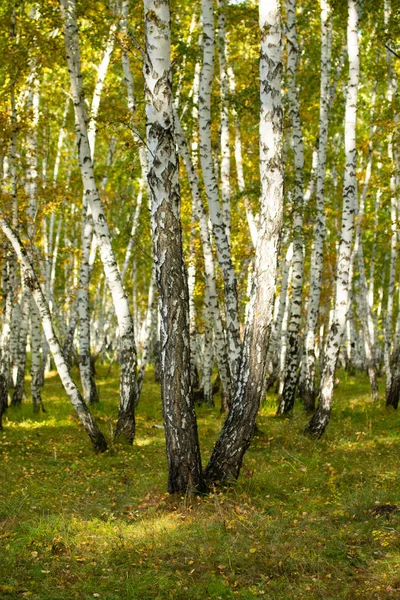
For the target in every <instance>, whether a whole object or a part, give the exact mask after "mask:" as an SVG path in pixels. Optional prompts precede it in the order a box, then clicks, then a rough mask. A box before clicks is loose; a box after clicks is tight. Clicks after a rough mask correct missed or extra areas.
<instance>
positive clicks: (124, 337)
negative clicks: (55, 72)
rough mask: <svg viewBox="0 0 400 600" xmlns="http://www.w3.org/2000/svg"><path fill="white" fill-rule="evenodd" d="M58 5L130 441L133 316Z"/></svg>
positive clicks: (70, 4) (73, 35) (68, 7)
mask: <svg viewBox="0 0 400 600" xmlns="http://www.w3.org/2000/svg"><path fill="white" fill-rule="evenodd" d="M61 8H62V15H63V21H64V39H65V48H66V55H67V63H68V70H69V74H70V81H71V92H72V97H73V104H74V110H75V120H76V133H77V139H78V157H79V166H80V170H81V177H82V182H83V187H84V193H85V196H86V198H87V200H88V206H89V207H90V210H91V213H92V217H93V224H94V230H95V234H96V238H97V242H98V246H99V251H100V258H101V262H102V264H103V269H104V274H105V277H106V281H107V285H108V287H109V289H110V292H111V295H112V299H113V303H114V308H115V314H116V317H117V320H118V327H119V335H120V338H119V339H120V342H119V343H120V362H121V377H120V405H119V413H118V422H117V427H116V432H115V435H116V438H123V439H125V440H127V441H128V442H129V443H132V442H133V438H134V436H135V404H136V400H137V385H136V346H135V336H134V327H133V320H132V315H131V313H130V310H129V304H128V298H127V295H126V293H125V291H124V287H123V284H122V279H121V275H120V272H119V269H118V264H117V261H116V258H115V254H114V251H113V248H112V245H111V235H110V231H109V228H108V224H107V219H106V216H105V213H104V208H103V205H102V202H101V200H100V195H99V192H98V189H97V187H96V182H95V174H94V169H93V161H92V156H91V152H90V146H89V138H88V128H87V115H86V108H85V101H84V94H83V87H82V73H81V65H80V51H79V40H78V25H77V20H76V6H75V0H61Z"/></svg>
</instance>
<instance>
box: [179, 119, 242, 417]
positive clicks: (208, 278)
mask: <svg viewBox="0 0 400 600" xmlns="http://www.w3.org/2000/svg"><path fill="white" fill-rule="evenodd" d="M174 119H175V139H176V142H177V145H178V149H179V153H180V155H181V156H182V159H183V162H184V165H185V169H186V173H187V176H188V179H189V185H190V190H191V194H192V203H193V212H194V215H195V217H196V219H197V221H198V223H199V231H200V240H201V245H202V250H203V258H204V276H205V285H206V288H207V292H206V297H205V299H204V303H205V307H206V309H207V312H208V313H209V315H210V317H211V319H212V322H213V325H214V335H215V339H214V344H215V353H216V356H217V362H218V370H219V374H220V377H221V382H222V393H223V402H224V403H226V404H227V405H229V403H230V400H231V395H232V383H231V376H230V370H229V362H228V354H227V348H226V339H225V333H224V328H223V325H222V319H221V312H220V308H219V304H218V293H217V285H216V280H215V265H214V256H213V252H212V245H211V239H210V232H209V227H208V220H207V215H206V212H205V210H204V206H203V203H202V199H201V194H200V185H199V179H198V175H197V172H196V170H195V168H194V166H193V162H192V160H191V157H190V154H189V150H188V147H187V143H186V140H185V135H184V132H183V129H182V125H181V123H180V120H179V117H178V114H177V113H176V111H175V114H174Z"/></svg>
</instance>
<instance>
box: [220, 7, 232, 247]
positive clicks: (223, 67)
mask: <svg viewBox="0 0 400 600" xmlns="http://www.w3.org/2000/svg"><path fill="white" fill-rule="evenodd" d="M217 8H218V44H217V47H218V62H219V82H220V104H221V109H220V110H221V199H222V220H223V222H224V224H225V230H226V235H227V238H228V242H229V244H230V239H231V184H230V170H231V151H230V146H229V82H228V69H227V41H226V27H225V21H226V17H225V11H226V0H217Z"/></svg>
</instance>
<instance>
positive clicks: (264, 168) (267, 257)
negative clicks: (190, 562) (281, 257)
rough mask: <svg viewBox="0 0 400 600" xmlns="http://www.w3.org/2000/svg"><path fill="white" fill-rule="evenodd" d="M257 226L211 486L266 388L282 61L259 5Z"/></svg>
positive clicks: (223, 476) (240, 451) (238, 460)
mask: <svg viewBox="0 0 400 600" xmlns="http://www.w3.org/2000/svg"><path fill="white" fill-rule="evenodd" d="M259 8H260V28H261V56H260V101H261V109H260V179H261V198H260V222H259V229H258V239H257V247H256V257H255V266H254V275H253V284H252V292H251V298H250V306H249V311H248V316H247V322H246V329H245V333H244V340H243V347H242V354H241V360H240V370H239V377H238V383H237V386H236V390H235V394H234V397H233V402H232V405H231V409H230V412H229V415H228V417H227V419H226V421H225V423H224V426H223V429H222V431H221V434H220V436H219V438H218V441H217V443H216V445H215V448H214V450H213V453H212V456H211V458H210V462H209V463H208V465H207V468H206V471H205V476H206V480H207V481H208V482H211V483H216V482H218V481H226V480H231V479H236V478H237V477H238V476H239V472H240V468H241V465H242V461H243V457H244V454H245V452H246V450H247V448H248V447H249V445H250V442H251V440H252V438H253V435H254V431H255V424H256V417H257V413H258V409H259V406H260V402H261V399H262V397H263V393H264V387H265V375H266V367H267V349H268V341H269V336H270V330H271V321H272V315H273V304H274V294H275V280H276V273H277V264H278V252H279V239H280V233H281V223H282V204H283V161H282V139H283V111H282V96H281V77H282V56H281V28H280V10H279V3H278V2H277V1H271V0H260V3H259Z"/></svg>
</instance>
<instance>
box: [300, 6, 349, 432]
mask: <svg viewBox="0 0 400 600" xmlns="http://www.w3.org/2000/svg"><path fill="white" fill-rule="evenodd" d="M347 49H348V55H349V78H348V85H347V93H346V114H345V152H346V167H345V173H344V185H343V210H342V226H341V234H340V243H339V250H338V257H337V274H336V302H335V311H334V315H333V319H332V324H331V327H330V330H329V334H328V339H327V344H326V350H325V357H324V366H323V370H322V376H321V383H320V389H319V402H318V407H317V410H316V412H315V413H314V415H313V417H312V419H311V420H310V421H309V423H308V425H307V427H306V432H307V433H310V434H311V435H313V436H315V437H318V438H319V437H321V436H322V435H323V433H324V431H325V429H326V427H327V425H328V423H329V419H330V414H331V410H332V401H333V388H334V381H335V371H336V365H337V361H338V357H339V351H340V346H341V344H342V341H343V336H344V331H345V326H346V316H347V313H348V310H349V297H350V291H351V278H350V271H351V264H352V252H351V251H352V243H353V229H354V211H355V207H356V205H357V204H356V203H357V177H356V173H357V148H356V125H357V97H358V82H359V76H360V60H359V50H358V7H357V0H348V25H347Z"/></svg>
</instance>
